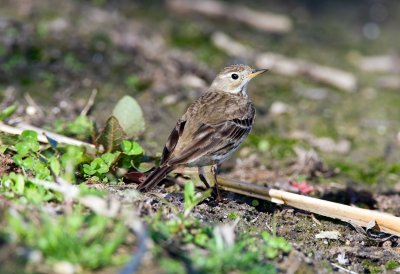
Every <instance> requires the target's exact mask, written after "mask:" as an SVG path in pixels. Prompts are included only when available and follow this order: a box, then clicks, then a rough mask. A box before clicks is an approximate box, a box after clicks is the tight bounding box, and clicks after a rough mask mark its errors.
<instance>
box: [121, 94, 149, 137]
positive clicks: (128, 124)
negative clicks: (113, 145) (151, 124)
mask: <svg viewBox="0 0 400 274" xmlns="http://www.w3.org/2000/svg"><path fill="white" fill-rule="evenodd" d="M113 116H115V118H116V119H117V120H118V122H119V124H120V125H121V127H122V128H123V129H124V131H125V133H126V137H127V138H132V137H138V136H139V135H140V134H141V133H143V132H144V130H145V121H144V118H143V112H142V109H141V107H140V106H139V104H138V103H137V102H136V100H135V99H134V98H132V97H131V96H124V97H122V98H121V100H119V101H118V103H117V105H116V106H115V107H114V110H113Z"/></svg>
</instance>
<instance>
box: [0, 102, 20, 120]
mask: <svg viewBox="0 0 400 274" xmlns="http://www.w3.org/2000/svg"><path fill="white" fill-rule="evenodd" d="M16 109H17V106H16V105H12V106H9V107H6V108H5V109H4V110H3V111H1V112H0V121H3V120H4V119H6V118H8V117H10V116H11V115H13V113H14V112H15V110H16Z"/></svg>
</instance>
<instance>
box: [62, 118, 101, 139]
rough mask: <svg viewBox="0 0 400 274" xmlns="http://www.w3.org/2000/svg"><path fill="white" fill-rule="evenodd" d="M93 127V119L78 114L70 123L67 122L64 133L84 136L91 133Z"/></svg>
mask: <svg viewBox="0 0 400 274" xmlns="http://www.w3.org/2000/svg"><path fill="white" fill-rule="evenodd" d="M93 129H94V125H93V121H92V120H90V119H89V118H88V117H87V116H84V115H80V116H78V117H77V118H76V119H75V120H74V121H72V123H68V124H67V127H66V130H65V131H66V133H68V134H72V135H75V136H78V137H80V138H85V137H88V136H91V135H92V132H93Z"/></svg>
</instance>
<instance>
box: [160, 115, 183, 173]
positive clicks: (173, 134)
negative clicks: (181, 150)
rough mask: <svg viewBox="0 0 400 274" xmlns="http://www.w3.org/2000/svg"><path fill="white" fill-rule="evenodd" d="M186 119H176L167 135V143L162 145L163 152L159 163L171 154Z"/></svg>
mask: <svg viewBox="0 0 400 274" xmlns="http://www.w3.org/2000/svg"><path fill="white" fill-rule="evenodd" d="M185 124H186V121H183V120H178V122H177V123H176V125H175V127H174V129H173V130H172V132H171V134H170V135H169V137H168V140H167V143H166V144H165V146H164V149H163V153H162V156H161V161H160V165H162V164H163V163H164V162H165V161H166V160H167V159H168V158H169V156H170V155H171V152H172V151H174V149H175V147H176V144H177V143H178V141H179V137H181V136H182V133H183V130H184V128H185Z"/></svg>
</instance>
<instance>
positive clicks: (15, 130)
mask: <svg viewBox="0 0 400 274" xmlns="http://www.w3.org/2000/svg"><path fill="white" fill-rule="evenodd" d="M24 130H33V131H35V132H37V134H38V141H39V142H41V143H45V144H47V143H49V140H48V139H47V137H48V138H50V139H53V140H55V141H57V142H58V143H62V144H67V145H73V146H79V147H80V146H83V147H85V148H86V149H88V150H89V151H95V149H96V147H95V146H94V145H92V144H89V143H86V142H82V141H79V140H76V139H73V138H69V137H66V136H63V135H60V134H57V133H54V132H51V131H48V130H45V129H42V128H38V127H34V126H32V125H28V124H24V123H18V124H17V126H16V127H13V126H9V125H6V124H4V123H1V122H0V132H5V133H8V134H14V135H20V134H21V133H22V132H23V131H24Z"/></svg>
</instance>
